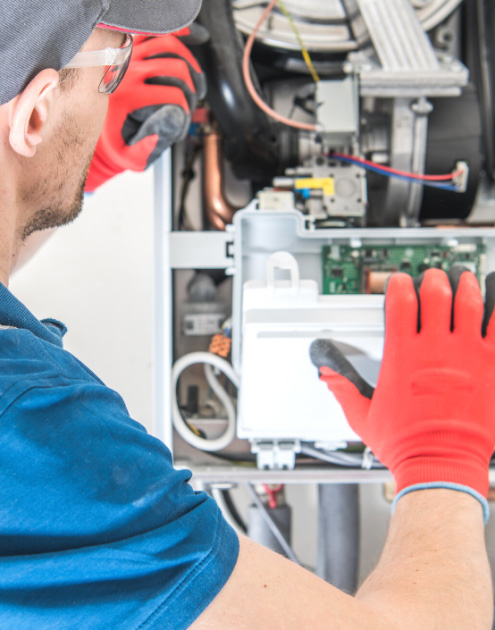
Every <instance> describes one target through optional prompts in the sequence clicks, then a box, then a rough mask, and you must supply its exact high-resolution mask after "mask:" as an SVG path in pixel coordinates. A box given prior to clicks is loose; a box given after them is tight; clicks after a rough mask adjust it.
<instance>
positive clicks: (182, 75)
mask: <svg viewBox="0 0 495 630" xmlns="http://www.w3.org/2000/svg"><path fill="white" fill-rule="evenodd" d="M186 30H187V29H184V30H183V31H181V35H183V34H186V35H187V33H186V32H185V31H186ZM205 94H206V80H205V76H204V74H203V73H202V72H201V68H200V67H199V65H198V63H197V61H196V60H195V59H194V57H193V56H192V54H191V53H190V52H189V50H188V49H187V48H186V46H185V45H184V44H183V43H182V42H181V41H180V40H179V39H178V37H177V36H175V35H165V36H163V37H147V36H144V35H135V36H134V48H133V52H132V56H131V61H130V64H129V68H128V70H127V72H126V74H125V76H124V78H123V80H122V83H121V84H120V85H119V87H118V89H117V90H116V91H115V93H114V94H112V95H111V96H110V99H109V100H110V102H109V107H108V114H107V117H106V120H105V126H104V128H103V131H102V133H101V136H100V138H99V140H98V144H97V145H96V150H95V154H94V156H93V161H92V162H91V167H90V170H89V174H88V179H87V181H86V188H85V190H86V192H93V191H94V190H96V188H98V187H99V186H101V184H103V183H104V182H106V181H107V180H108V179H110V178H111V177H113V176H114V175H117V174H118V173H121V172H122V171H125V170H127V169H131V170H133V171H142V170H144V169H145V168H146V167H148V166H149V165H150V164H151V163H152V162H153V161H154V160H156V159H157V158H158V157H160V155H161V154H162V153H163V151H164V150H165V149H166V148H167V147H169V146H170V145H171V144H173V143H174V142H177V141H178V140H182V139H183V138H184V136H185V135H186V134H187V131H188V129H189V125H190V123H191V115H192V112H193V111H194V108H195V107H196V105H197V103H198V100H199V99H202V98H203V97H204V96H205Z"/></svg>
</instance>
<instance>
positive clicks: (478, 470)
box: [392, 452, 490, 498]
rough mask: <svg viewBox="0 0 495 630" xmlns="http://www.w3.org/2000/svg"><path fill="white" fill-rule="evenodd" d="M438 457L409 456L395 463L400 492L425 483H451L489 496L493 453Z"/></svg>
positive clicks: (398, 490) (452, 454) (393, 469)
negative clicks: (491, 455)
mask: <svg viewBox="0 0 495 630" xmlns="http://www.w3.org/2000/svg"><path fill="white" fill-rule="evenodd" d="M462 455H463V456H461V453H459V452H452V453H450V454H447V453H445V454H442V456H441V457H439V456H436V457H434V456H431V455H430V456H416V457H408V458H407V459H405V460H404V461H402V462H401V463H400V464H398V465H396V466H392V472H393V473H394V477H395V480H396V482H397V492H400V491H401V490H402V489H403V488H407V487H409V486H414V485H416V484H423V483H427V484H428V483H437V482H442V483H449V484H454V485H459V486H467V487H468V488H472V489H473V490H474V491H475V492H477V493H478V494H479V495H480V496H482V497H485V498H486V497H487V496H488V489H489V479H488V468H489V465H490V456H488V457H484V456H476V455H474V454H473V455H470V454H469V453H466V452H464V453H463V454H462Z"/></svg>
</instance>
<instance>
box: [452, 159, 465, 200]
mask: <svg viewBox="0 0 495 630" xmlns="http://www.w3.org/2000/svg"><path fill="white" fill-rule="evenodd" d="M455 172H456V175H455V176H454V177H453V178H452V183H453V184H454V185H455V187H456V192H460V193H465V192H466V190H467V185H468V180H469V166H468V163H467V162H463V161H461V162H456V165H455Z"/></svg>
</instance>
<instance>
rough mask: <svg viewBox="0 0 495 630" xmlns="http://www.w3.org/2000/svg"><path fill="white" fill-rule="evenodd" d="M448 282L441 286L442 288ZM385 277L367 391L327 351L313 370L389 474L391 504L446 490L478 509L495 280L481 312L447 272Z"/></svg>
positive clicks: (494, 429)
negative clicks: (377, 355)
mask: <svg viewBox="0 0 495 630" xmlns="http://www.w3.org/2000/svg"><path fill="white" fill-rule="evenodd" d="M449 277H450V282H449ZM449 277H447V275H446V274H445V273H444V272H443V271H440V270H438V269H430V270H428V271H426V273H425V274H424V279H423V281H422V283H421V286H420V290H419V304H418V297H417V293H416V290H415V288H414V285H413V281H412V279H411V277H410V276H408V275H406V274H396V275H394V276H392V278H391V280H390V283H389V287H388V290H387V296H386V300H385V321H386V330H385V346H384V351H383V360H382V365H381V369H380V375H379V378H378V382H377V386H376V389H375V390H374V391H373V388H372V387H370V386H369V385H368V383H366V382H365V381H364V380H363V379H362V378H361V377H360V376H359V374H357V372H356V371H355V370H354V368H353V367H352V365H351V364H350V363H349V362H348V361H347V359H345V358H344V357H343V355H342V354H341V353H340V352H339V350H337V348H336V347H335V346H334V345H333V344H332V343H331V342H329V341H326V340H318V341H316V342H315V343H314V344H313V346H312V348H311V358H312V360H313V363H314V364H315V365H317V367H319V368H320V374H321V380H323V381H324V382H326V383H327V385H328V387H329V389H330V390H331V391H332V392H333V393H334V394H335V396H336V398H337V400H338V401H339V403H340V404H341V405H342V408H343V410H344V413H345V414H346V417H347V420H348V421H349V424H350V425H351V426H352V428H353V429H354V430H355V431H356V432H357V433H358V434H359V435H360V436H361V437H362V439H363V441H364V443H365V444H367V445H368V446H369V447H370V448H371V450H372V451H373V453H374V454H375V455H376V456H377V457H378V458H379V459H380V461H381V462H382V463H383V464H384V465H386V466H387V467H388V468H389V469H390V470H391V472H392V473H393V474H394V477H395V480H396V483H397V492H398V493H399V495H398V497H397V498H399V497H400V496H402V494H404V493H406V492H409V491H411V490H418V489H423V488H434V487H446V488H452V489H457V490H462V491H464V492H469V493H470V494H472V495H473V496H475V497H476V498H478V499H479V500H480V501H481V503H482V505H483V507H484V508H485V516H486V515H487V511H488V504H487V502H486V501H485V499H484V498H483V497H486V496H487V492H488V487H489V483H488V467H489V462H490V458H491V456H492V454H493V452H494V449H495V412H494V409H495V317H492V312H493V308H494V304H495V274H490V275H489V276H488V277H487V280H486V288H487V291H486V296H487V297H486V303H487V305H486V309H485V316H484V315H483V310H484V309H483V299H482V297H481V293H480V289H479V286H478V282H477V280H476V277H475V276H474V275H473V274H472V273H471V272H469V271H466V270H464V269H463V268H461V269H459V268H454V269H453V270H452V272H451V273H450V274H449Z"/></svg>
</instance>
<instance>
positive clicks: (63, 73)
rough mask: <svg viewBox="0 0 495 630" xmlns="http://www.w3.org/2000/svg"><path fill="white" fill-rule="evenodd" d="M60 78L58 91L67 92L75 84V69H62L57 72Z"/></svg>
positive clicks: (76, 75)
mask: <svg viewBox="0 0 495 630" xmlns="http://www.w3.org/2000/svg"><path fill="white" fill-rule="evenodd" d="M58 76H59V77H60V83H59V86H60V90H61V91H62V92H69V91H70V90H72V88H73V87H74V85H75V84H76V83H77V77H78V74H77V68H62V70H59V71H58Z"/></svg>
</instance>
